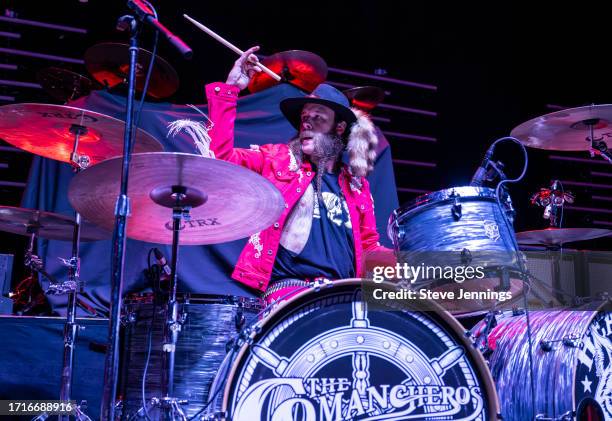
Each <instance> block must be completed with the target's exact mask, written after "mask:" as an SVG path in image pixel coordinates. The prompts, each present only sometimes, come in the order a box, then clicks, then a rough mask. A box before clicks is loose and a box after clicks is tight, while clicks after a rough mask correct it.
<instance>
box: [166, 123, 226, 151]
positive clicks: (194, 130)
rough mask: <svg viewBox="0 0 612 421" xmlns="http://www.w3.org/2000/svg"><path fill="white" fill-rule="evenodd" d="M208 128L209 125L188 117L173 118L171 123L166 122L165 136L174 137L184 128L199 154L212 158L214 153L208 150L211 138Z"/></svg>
mask: <svg viewBox="0 0 612 421" xmlns="http://www.w3.org/2000/svg"><path fill="white" fill-rule="evenodd" d="M210 129H211V127H210V126H206V125H204V124H203V123H200V122H199V121H193V120H189V119H183V120H175V121H173V122H172V123H170V124H168V135H167V136H168V137H170V136H172V137H174V136H176V135H177V134H178V133H180V132H181V131H182V130H184V131H185V133H187V134H188V135H189V136H190V137H191V139H192V140H193V143H194V144H195V145H196V147H197V148H198V151H199V152H200V155H202V156H203V157H205V158H214V157H215V153H214V152H213V151H211V150H210V142H211V138H210V135H209V134H208V131H209V130H210Z"/></svg>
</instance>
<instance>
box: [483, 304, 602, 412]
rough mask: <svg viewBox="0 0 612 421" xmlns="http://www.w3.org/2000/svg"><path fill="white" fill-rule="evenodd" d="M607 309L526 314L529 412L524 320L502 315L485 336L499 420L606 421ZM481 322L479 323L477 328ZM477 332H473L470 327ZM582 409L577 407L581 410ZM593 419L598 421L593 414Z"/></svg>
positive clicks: (519, 317)
mask: <svg viewBox="0 0 612 421" xmlns="http://www.w3.org/2000/svg"><path fill="white" fill-rule="evenodd" d="M611 310H612V306H610V304H609V303H608V304H606V305H605V306H604V305H602V306H601V307H600V309H599V310H597V311H593V310H581V311H577V310H556V311H531V312H529V318H530V323H531V331H532V343H533V366H534V383H535V397H536V399H535V401H536V408H535V411H534V408H532V398H531V386H530V375H529V342H528V336H527V323H526V319H525V315H514V316H512V315H506V314H504V315H502V316H498V318H497V326H495V327H494V328H493V329H492V331H491V332H490V334H489V335H488V338H487V339H488V344H489V347H490V348H492V349H493V351H492V353H491V354H490V356H489V366H490V368H491V373H492V375H493V379H494V380H495V384H496V388H497V393H498V395H499V399H500V404H501V411H502V416H503V419H504V420H509V421H523V420H530V419H534V416H538V415H539V416H540V417H541V418H540V419H555V420H557V419H558V420H562V419H563V420H565V419H567V420H572V419H574V418H572V412H573V411H574V410H576V409H577V408H579V407H580V406H582V405H584V403H585V402H589V401H590V402H591V406H593V401H595V402H596V404H594V406H595V407H597V408H598V409H597V410H596V411H592V412H591V416H592V417H590V418H587V417H586V415H585V414H584V413H582V414H581V413H580V412H581V411H580V410H579V414H578V415H577V419H579V420H583V419H585V420H586V419H588V420H612V313H611V312H610V311H611ZM482 324H483V322H481V323H480V325H481V326H482ZM476 329H478V326H477V327H476ZM581 403H582V405H581ZM594 413H598V414H599V416H598V417H594V416H593V414H594Z"/></svg>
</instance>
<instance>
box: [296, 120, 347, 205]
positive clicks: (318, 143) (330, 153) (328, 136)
mask: <svg viewBox="0 0 612 421" xmlns="http://www.w3.org/2000/svg"><path fill="white" fill-rule="evenodd" d="M304 137H311V138H312V141H313V145H314V146H313V151H312V153H311V154H305V153H304V151H303V150H302V140H303V139H304ZM344 148H345V145H344V141H343V140H342V137H340V136H338V135H337V134H335V133H312V132H301V133H298V135H297V137H295V138H294V139H292V140H291V141H290V142H289V149H291V152H293V155H294V156H295V158H296V160H297V164H298V166H299V165H302V162H304V159H305V158H308V159H309V160H310V162H311V163H312V164H314V165H315V166H316V173H315V191H316V193H317V198H318V199H319V205H321V204H322V205H323V206H324V207H325V202H324V201H323V195H322V193H321V184H322V182H323V175H324V174H325V172H326V171H327V168H328V166H329V164H330V163H332V162H333V165H332V167H334V168H335V167H336V166H337V164H338V163H339V162H340V158H341V157H342V151H343V150H344Z"/></svg>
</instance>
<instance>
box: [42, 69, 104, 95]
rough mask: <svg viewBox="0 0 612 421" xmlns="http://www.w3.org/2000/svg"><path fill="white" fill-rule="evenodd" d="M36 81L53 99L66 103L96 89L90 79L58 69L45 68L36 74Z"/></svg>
mask: <svg viewBox="0 0 612 421" xmlns="http://www.w3.org/2000/svg"><path fill="white" fill-rule="evenodd" d="M36 80H38V83H40V84H41V85H42V88H43V89H44V90H45V91H46V92H47V93H48V94H49V95H51V96H52V97H53V98H55V99H57V100H58V101H61V102H68V101H72V100H75V99H77V98H80V97H82V96H85V95H88V94H89V92H91V91H92V90H94V89H96V86H95V85H94V83H93V82H92V80H91V79H89V78H88V77H85V76H83V75H80V74H78V73H75V72H71V71H70V70H66V69H62V68H60V67H47V68H44V69H42V70H39V71H38V72H37V73H36Z"/></svg>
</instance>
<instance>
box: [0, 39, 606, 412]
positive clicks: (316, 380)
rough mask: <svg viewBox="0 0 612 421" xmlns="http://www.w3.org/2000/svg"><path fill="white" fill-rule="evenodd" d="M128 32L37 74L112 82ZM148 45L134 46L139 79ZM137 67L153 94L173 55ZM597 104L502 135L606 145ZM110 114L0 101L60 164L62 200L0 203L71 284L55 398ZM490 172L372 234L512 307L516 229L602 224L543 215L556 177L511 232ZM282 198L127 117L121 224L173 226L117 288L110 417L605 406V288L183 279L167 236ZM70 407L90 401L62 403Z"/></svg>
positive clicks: (178, 237) (363, 98)
mask: <svg viewBox="0 0 612 421" xmlns="http://www.w3.org/2000/svg"><path fill="white" fill-rule="evenodd" d="M127 49H128V47H127V46H126V45H122V44H112V43H106V44H99V45H96V46H94V47H92V48H90V49H89V50H88V51H87V53H86V55H85V62H86V65H87V69H88V71H89V72H90V73H91V75H92V76H93V77H94V79H95V81H96V82H92V81H90V80H89V79H88V78H86V77H84V76H80V75H78V74H73V73H71V72H68V71H64V70H62V69H51V70H47V71H46V72H43V73H41V75H40V76H39V77H40V80H41V84H42V85H43V87H45V89H47V90H48V91H49V93H50V94H51V95H52V96H53V97H54V98H56V99H58V100H60V101H70V100H72V99H74V98H76V97H78V96H81V95H86V94H87V93H88V92H90V91H91V90H92V89H95V87H96V84H97V83H99V84H101V85H103V86H106V87H114V86H117V85H118V84H120V83H122V82H124V81H125V79H126V75H127V71H128V69H127V57H128V54H127ZM141 51H144V50H141ZM120 57H124V59H120ZM150 57H151V56H150V53H149V55H147V52H144V53H143V54H141V55H139V61H138V64H139V65H140V68H139V69H140V73H139V70H138V68H137V70H136V73H137V79H138V78H140V76H142V75H143V72H142V69H143V68H146V67H147V66H148V63H149V61H150ZM263 64H264V65H266V66H267V67H269V68H271V69H274V70H276V71H277V72H278V73H280V74H281V75H282V80H284V81H286V82H289V83H292V84H294V85H296V86H298V87H300V88H302V89H304V90H306V91H308V90H312V89H313V88H314V87H315V86H317V85H318V84H319V83H321V82H323V81H324V80H325V78H326V75H327V66H326V64H325V62H324V61H322V59H320V57H318V56H316V55H314V54H312V53H308V52H304V51H297V50H294V51H288V52H283V53H278V54H275V55H272V56H269V57H267V58H266V59H264V60H263ZM137 67H138V66H137ZM152 75H153V76H152V81H151V85H150V87H149V90H148V92H147V93H148V94H149V95H151V96H152V97H154V98H164V97H167V96H169V95H171V94H172V93H174V92H175V91H176V89H177V88H178V77H177V76H176V72H174V70H173V69H172V67H171V66H170V65H169V64H168V63H167V62H165V61H164V60H163V59H160V58H156V61H155V68H154V70H153V72H152ZM277 82H278V81H275V80H274V79H272V78H270V77H269V76H268V75H266V74H265V73H263V72H262V73H260V74H258V75H257V77H255V78H254V79H253V81H252V82H251V85H250V86H249V89H250V90H251V92H258V91H261V90H263V89H266V88H267V87H269V86H271V85H272V84H274V83H277ZM138 83H140V85H138ZM143 83H144V81H143V80H141V81H140V82H137V86H142V85H143ZM345 93H346V95H347V97H348V98H349V100H350V101H351V103H352V104H353V105H354V106H356V107H358V108H361V109H362V110H365V111H371V110H372V109H373V108H374V107H375V106H376V105H377V104H378V103H380V102H381V101H382V100H383V98H384V92H383V91H382V90H380V89H379V88H374V87H360V88H354V89H352V90H349V91H346V92H345ZM610 121H612V106H610V105H599V106H590V107H581V108H576V109H569V110H563V111H559V112H556V113H552V114H548V115H546V116H543V117H539V118H536V119H533V120H530V121H528V122H526V123H523V124H521V125H520V126H518V127H517V128H515V129H514V130H513V131H512V135H513V136H514V137H516V138H517V139H518V140H520V142H522V143H523V144H524V145H527V146H530V147H534V148H542V149H549V150H564V151H582V150H589V151H592V153H597V154H599V155H602V156H604V157H606V158H607V159H609V158H610V154H609V152H608V151H607V146H606V144H605V141H604V139H605V138H606V137H607V136H608V135H607V133H608V131H607V130H608V129H607V127H608V124H609V123H608V122H610ZM124 128H125V123H124V122H123V121H121V120H118V119H115V118H112V117H109V116H107V115H104V114H100V113H96V112H93V111H89V110H84V109H79V108H74V107H70V106H65V105H62V106H60V105H48V104H15V105H7V106H3V107H0V138H2V139H3V140H5V141H7V142H8V143H10V144H12V145H14V146H16V147H18V148H20V149H23V150H25V151H28V152H31V153H33V154H36V155H38V156H41V157H44V158H49V159H53V160H56V161H60V162H65V163H69V164H70V165H72V167H73V168H74V170H75V172H76V173H77V174H76V176H75V177H74V178H73V180H72V182H71V184H70V187H69V191H68V196H69V201H70V203H71V205H72V207H73V208H74V209H75V211H76V213H75V216H74V217H73V218H69V217H67V216H65V215H60V214H57V213H52V212H45V211H39V210H34V209H23V208H13V207H7V206H2V207H0V230H2V231H7V232H11V233H15V234H19V235H25V236H29V237H30V242H29V248H28V250H27V252H26V259H25V260H26V265H27V267H28V268H30V269H31V270H32V271H33V272H36V273H41V274H42V275H43V276H45V277H47V278H48V279H49V280H51V281H52V282H51V287H50V292H49V293H53V294H66V295H68V304H69V305H68V311H67V316H66V322H65V330H64V356H63V370H62V382H61V392H60V397H61V399H62V400H71V397H72V393H71V392H72V391H71V380H72V366H73V360H74V346H73V345H74V343H75V338H76V335H77V330H78V326H77V323H76V319H75V314H76V305H77V300H78V298H77V296H78V294H79V293H81V292H82V291H83V288H84V285H83V281H82V280H81V277H80V273H79V267H80V264H79V263H80V262H79V244H80V242H82V241H98V240H105V239H109V238H110V236H111V233H110V231H111V230H112V229H113V225H114V221H115V219H114V216H115V214H116V208H115V207H116V201H117V195H118V194H119V192H120V188H121V186H120V180H119V179H118V176H117V175H118V174H119V173H121V170H122V162H123V161H122V157H121V155H122V153H123V149H122V145H123V143H122V138H123V132H124ZM498 190H499V189H492V188H488V187H482V186H477V185H476V186H461V187H454V188H449V189H443V190H440V191H437V192H433V193H430V194H427V195H424V196H421V197H419V198H417V199H416V200H415V201H413V202H411V203H409V204H407V205H404V206H402V207H400V208H399V209H397V210H395V211H394V212H393V214H392V215H391V218H390V220H389V224H388V232H387V233H388V235H389V237H390V239H391V240H392V242H393V244H394V246H395V251H396V253H397V257H398V260H400V261H408V260H410V261H414V259H416V260H418V261H423V260H426V261H428V262H433V263H434V264H436V265H443V266H448V265H450V266H459V265H465V264H470V265H473V266H476V265H482V266H484V267H485V268H486V271H485V277H484V278H482V279H472V280H469V281H466V282H465V283H463V284H457V283H456V282H454V281H452V280H451V281H449V280H441V279H431V280H428V281H427V283H426V284H419V287H422V286H423V285H426V286H428V287H430V289H432V290H434V291H442V292H449V291H456V290H457V289H458V288H459V287H461V288H463V289H465V290H472V291H476V290H482V289H490V290H495V291H506V292H510V293H511V295H512V296H513V297H514V300H513V301H511V302H510V303H509V304H510V305H511V306H513V307H517V303H518V298H520V297H524V296H525V295H526V294H527V291H528V290H529V288H530V282H532V281H533V279H532V278H530V277H528V276H526V275H525V273H526V269H525V265H524V261H523V258H522V257H521V252H520V249H519V244H528V245H533V244H537V245H543V246H546V247H550V248H559V247H561V246H563V245H564V244H566V243H571V242H575V241H583V240H589V239H594V238H599V237H603V236H607V235H610V234H611V233H612V231H610V230H602V229H593V228H564V227H560V225H559V224H560V222H559V219H558V218H556V215H558V213H559V212H560V211H561V210H562V206H563V200H559V193H558V191H559V189H558V188H557V185H556V184H554V183H553V186H551V189H549V190H547V192H546V194H541V195H540V196H538V198H537V199H538V200H537V202H538V204H539V205H541V206H546V207H549V209H548V210H549V211H550V213H551V214H552V217H551V227H550V228H547V229H544V230H537V231H526V232H521V233H515V232H514V230H513V229H512V223H511V220H512V217H513V211H514V210H513V209H512V203H511V201H510V199H509V196H505V197H503V198H500V197H499V194H498V193H499V191H498ZM561 195H563V194H561ZM544 196H546V197H544ZM555 199H557V200H555ZM230 203H231V206H229V204H230ZM283 209H284V201H283V199H282V196H281V194H280V193H279V192H278V190H276V189H275V188H274V187H273V185H272V184H271V183H270V182H268V181H267V180H265V179H264V178H263V177H261V176H259V175H258V174H256V173H254V172H251V171H249V170H247V169H244V168H242V167H239V166H236V165H233V164H230V163H227V162H223V161H217V160H214V159H211V158H205V157H202V156H199V155H192V154H185V153H167V152H162V146H161V144H160V143H159V142H158V141H157V140H156V139H155V138H154V137H153V136H151V135H150V134H148V133H146V132H145V131H143V130H140V129H138V130H137V132H136V137H135V143H134V154H133V155H132V158H131V161H130V218H129V224H128V225H127V237H128V238H131V239H134V240H140V241H148V242H152V243H159V244H170V245H172V260H171V263H170V268H169V273H167V275H168V276H169V283H168V285H167V286H166V287H165V288H164V289H163V290H162V289H159V290H155V291H154V292H153V293H148V294H136V295H130V296H128V297H126V298H125V300H124V301H123V306H122V312H121V313H122V324H123V329H122V330H123V335H122V341H123V352H122V356H121V366H122V369H121V373H122V374H121V378H120V382H119V385H118V389H119V391H118V395H119V396H120V399H121V402H119V403H118V407H121V411H120V413H119V417H120V419H124V420H134V419H183V420H186V419H188V418H189V419H201V420H217V419H219V420H220V419H233V420H253V419H262V420H264V419H266V420H272V419H308V420H310V419H329V420H331V419H333V420H344V419H368V420H385V419H389V420H391V419H393V420H399V419H424V418H427V419H429V418H431V419H473V420H478V419H480V420H491V419H498V418H500V417H503V419H508V420H525V419H540V420H564V419H573V418H575V419H583V418H581V417H582V416H586V415H585V414H589V416H591V418H589V419H593V420H595V419H602V420H603V419H609V418H610V417H612V401H611V400H610V393H611V392H610V390H612V374H610V373H611V372H612V341H611V338H612V337H611V334H612V329H611V328H610V326H612V321H611V317H612V316H611V314H612V313H610V310H611V309H610V308H609V302H602V303H599V304H597V306H598V307H596V304H595V303H593V304H592V305H591V308H589V309H586V310H580V311H565V310H555V311H540V312H533V311H528V309H523V310H522V311H520V310H517V309H516V308H514V309H513V310H512V311H499V306H498V305H499V304H500V303H499V302H498V300H496V299H494V298H486V299H482V300H473V301H471V302H470V304H469V305H461V306H458V305H457V302H456V301H452V300H440V301H439V302H437V303H428V305H427V306H426V307H419V304H418V303H416V304H414V306H415V307H414V308H412V309H406V308H395V307H394V306H393V305H392V304H388V303H387V304H384V305H383V304H377V305H376V306H370V304H371V303H370V302H369V301H368V300H367V299H366V298H365V297H364V291H363V282H362V280H358V279H347V280H338V281H335V282H333V283H331V284H317V285H315V286H314V287H305V288H304V290H303V291H302V292H301V293H299V294H297V295H296V296H294V297H292V298H290V299H289V300H286V301H284V302H282V303H281V304H277V305H275V306H272V307H264V305H263V302H262V301H261V300H259V299H247V298H244V297H235V296H219V295H205V294H187V293H182V292H180V286H179V285H178V279H177V275H176V274H177V265H178V252H179V248H178V247H179V244H180V245H208V244H217V243H221V242H227V241H232V240H235V239H239V238H244V237H246V236H249V235H251V234H253V233H255V232H258V231H260V230H262V229H265V228H267V227H268V226H269V225H271V224H272V223H273V222H274V221H276V220H277V219H278V217H279V215H280V213H281V212H282V210H283ZM245 215H249V217H248V218H245ZM39 237H40V238H44V239H53V240H61V241H72V255H71V256H70V257H69V258H68V259H65V263H66V265H67V267H68V268H69V276H68V280H67V281H66V282H58V281H57V280H55V279H53V278H52V277H51V276H50V275H49V274H47V273H46V272H45V270H44V267H43V264H42V262H41V260H40V259H39V258H38V257H37V256H36V254H35V250H34V248H35V247H34V245H35V242H36V239H37V238H39ZM383 288H386V289H389V290H392V289H393V288H395V287H393V286H391V285H387V284H385V285H383ZM379 306H383V307H382V308H379ZM385 306H386V307H385ZM432 308H433V309H434V310H435V311H432ZM475 314H477V315H480V317H481V318H482V320H481V321H480V322H479V323H478V324H477V325H476V326H475V327H473V328H472V329H471V330H470V331H469V332H468V333H469V335H468V334H466V328H465V327H463V326H462V325H461V323H460V322H459V320H461V317H462V316H465V315H475ZM525 316H526V317H525ZM535 348H537V349H535ZM536 359H537V361H534V360H536ZM119 404H120V405H119ZM74 415H75V416H76V417H77V418H78V419H89V418H88V417H87V415H85V414H84V413H83V411H80V410H79V409H78V408H77V412H75V414H74ZM597 417H599V418H597ZM584 419H586V418H584Z"/></svg>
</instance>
